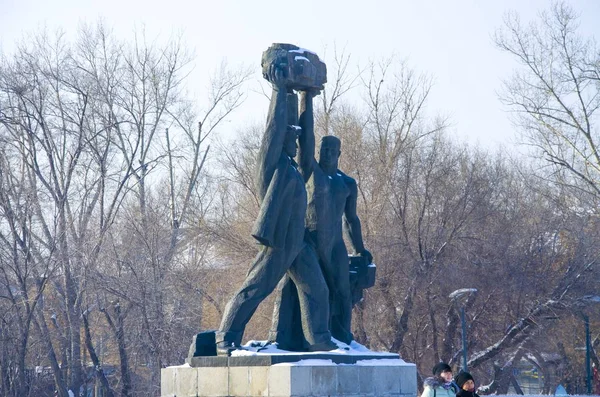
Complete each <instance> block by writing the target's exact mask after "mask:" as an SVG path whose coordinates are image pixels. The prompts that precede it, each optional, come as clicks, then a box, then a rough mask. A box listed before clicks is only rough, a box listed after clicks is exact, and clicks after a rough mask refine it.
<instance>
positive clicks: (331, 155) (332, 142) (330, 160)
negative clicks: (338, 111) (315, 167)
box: [319, 135, 342, 169]
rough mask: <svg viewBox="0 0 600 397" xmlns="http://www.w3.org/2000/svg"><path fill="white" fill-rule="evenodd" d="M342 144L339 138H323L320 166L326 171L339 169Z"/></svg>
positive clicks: (328, 136) (326, 136)
mask: <svg viewBox="0 0 600 397" xmlns="http://www.w3.org/2000/svg"><path fill="white" fill-rule="evenodd" d="M341 147H342V143H341V141H340V140H339V138H337V137H335V136H332V135H325V136H324V137H323V138H321V149H320V150H319V165H320V166H321V167H323V168H326V169H337V168H338V160H339V159H340V154H341V153H342V151H341Z"/></svg>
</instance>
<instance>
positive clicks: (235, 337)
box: [216, 247, 291, 345]
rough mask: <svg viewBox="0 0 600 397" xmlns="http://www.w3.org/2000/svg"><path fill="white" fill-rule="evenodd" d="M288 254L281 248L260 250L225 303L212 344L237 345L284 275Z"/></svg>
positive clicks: (288, 259)
mask: <svg viewBox="0 0 600 397" xmlns="http://www.w3.org/2000/svg"><path fill="white" fill-rule="evenodd" d="M289 256H290V253H289V252H286V251H285V250H284V249H281V248H270V247H263V249H262V251H261V252H259V253H258V255H257V256H256V258H255V260H254V264H253V265H252V267H251V268H250V271H249V272H248V276H246V280H244V283H243V284H242V286H241V288H240V289H239V290H238V292H236V294H235V295H234V296H233V298H232V299H231V300H230V301H229V303H227V306H226V307H225V312H224V313H223V319H222V320H221V326H220V327H219V331H218V332H217V333H216V341H217V343H219V342H223V341H225V342H233V343H235V344H236V345H240V344H241V342H242V336H243V334H244V329H245V327H246V324H247V323H248V321H250V318H251V317H252V315H253V314H254V312H255V311H256V309H257V308H258V305H259V304H260V303H261V302H262V301H263V300H264V299H265V298H266V297H267V296H268V295H269V294H270V293H271V292H273V290H274V289H275V287H276V286H277V283H278V282H279V280H281V278H282V277H283V275H284V274H285V272H286V271H287V269H288V267H289V265H290V263H291V260H290V258H289Z"/></svg>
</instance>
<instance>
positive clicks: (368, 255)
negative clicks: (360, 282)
mask: <svg viewBox="0 0 600 397" xmlns="http://www.w3.org/2000/svg"><path fill="white" fill-rule="evenodd" d="M359 255H360V256H362V257H363V258H367V263H373V255H371V253H370V252H369V251H368V250H366V249H365V250H363V251H362V252H360V253H359Z"/></svg>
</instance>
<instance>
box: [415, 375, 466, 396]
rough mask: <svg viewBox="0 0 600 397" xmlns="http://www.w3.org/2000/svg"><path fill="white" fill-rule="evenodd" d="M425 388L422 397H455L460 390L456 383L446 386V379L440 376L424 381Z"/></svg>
mask: <svg viewBox="0 0 600 397" xmlns="http://www.w3.org/2000/svg"><path fill="white" fill-rule="evenodd" d="M423 386H424V387H425V388H424V389H423V394H421V397H455V396H456V391H457V390H458V387H457V386H456V384H454V382H452V384H451V385H449V386H446V383H445V381H444V379H443V378H441V377H438V376H434V377H431V378H426V379H425V380H424V381H423Z"/></svg>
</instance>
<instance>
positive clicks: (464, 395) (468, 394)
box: [456, 389, 479, 397]
mask: <svg viewBox="0 0 600 397" xmlns="http://www.w3.org/2000/svg"><path fill="white" fill-rule="evenodd" d="M456 397H479V394H477V393H475V392H474V391H467V390H463V389H460V390H459V391H458V393H456Z"/></svg>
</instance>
